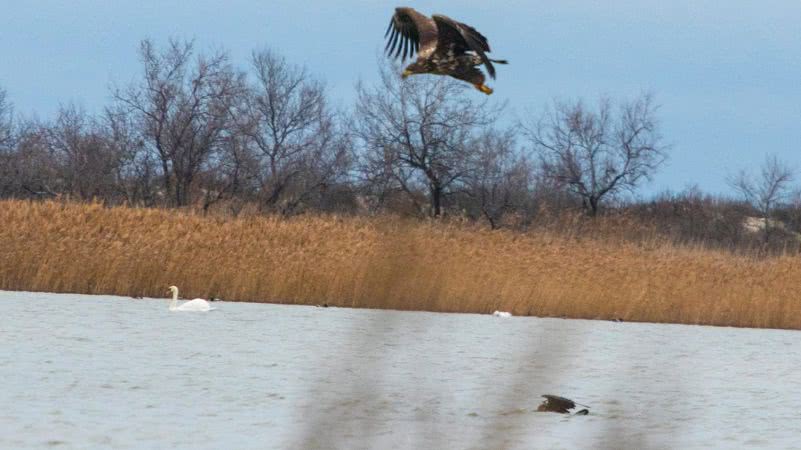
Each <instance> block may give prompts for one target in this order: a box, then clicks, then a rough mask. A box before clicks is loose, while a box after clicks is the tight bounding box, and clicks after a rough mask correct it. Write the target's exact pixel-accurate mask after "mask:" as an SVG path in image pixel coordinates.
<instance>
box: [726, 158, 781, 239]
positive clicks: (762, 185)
mask: <svg viewBox="0 0 801 450" xmlns="http://www.w3.org/2000/svg"><path fill="white" fill-rule="evenodd" d="M727 181H728V183H729V185H730V186H731V187H732V188H734V189H735V190H736V191H737V192H739V193H740V195H742V196H743V199H745V201H746V202H748V203H749V204H750V205H751V206H752V207H753V208H754V209H756V210H757V211H758V212H759V214H760V215H761V216H762V218H763V220H764V221H765V222H764V223H765V226H764V232H765V233H764V234H765V242H768V241H769V240H770V236H771V231H772V227H771V223H770V218H771V216H772V214H773V212H774V210H775V209H776V207H778V206H780V205H781V204H782V203H783V202H785V201H787V200H788V199H789V198H790V194H791V193H790V183H792V181H793V171H792V170H791V169H790V168H789V167H788V166H787V165H786V164H785V163H783V162H782V161H780V160H779V158H778V157H777V156H776V155H768V156H766V157H765V162H764V163H763V164H762V168H761V169H760V174H759V176H758V177H757V178H754V177H753V176H751V175H749V174H748V172H746V171H745V170H742V171H740V173H738V174H737V175H735V176H732V177H729V179H728V180H727Z"/></svg>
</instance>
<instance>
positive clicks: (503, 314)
mask: <svg viewBox="0 0 801 450" xmlns="http://www.w3.org/2000/svg"><path fill="white" fill-rule="evenodd" d="M492 315H493V316H495V317H512V313H510V312H506V311H495V312H494V313H492Z"/></svg>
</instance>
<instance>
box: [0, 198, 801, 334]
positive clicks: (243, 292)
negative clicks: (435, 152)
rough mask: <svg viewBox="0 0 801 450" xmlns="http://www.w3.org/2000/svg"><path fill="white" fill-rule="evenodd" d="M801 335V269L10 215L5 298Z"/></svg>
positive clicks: (2, 206) (387, 237) (720, 259)
mask: <svg viewBox="0 0 801 450" xmlns="http://www.w3.org/2000/svg"><path fill="white" fill-rule="evenodd" d="M170 284H176V285H178V286H179V287H181V289H182V290H181V293H182V296H183V297H195V296H200V297H209V296H212V295H213V296H217V297H221V298H224V299H229V300H234V299H236V300H242V301H258V302H280V303H303V304H319V303H328V304H330V305H338V306H349V307H365V308H391V309H413V310H430V311H453V312H473V313H488V312H492V311H493V310H496V309H499V310H505V311H511V312H512V313H514V314H516V315H536V316H556V317H571V318H597V319H617V318H621V319H623V320H628V321H648V322H674V323H688V324H712V325H731V326H747V327H770V328H793V329H799V328H801V314H799V312H800V311H799V304H801V293H800V292H799V290H798V286H799V285H801V264H799V260H798V258H797V257H791V256H782V257H775V258H767V259H758V258H748V257H743V256H735V255H732V254H729V253H726V252H722V251H711V250H704V249H701V248H686V247H678V246H675V245H671V244H670V243H667V242H660V241H659V240H658V239H654V240H652V241H647V240H645V241H641V242H639V243H632V242H630V241H626V240H624V239H618V238H609V239H604V238H600V237H597V236H596V237H593V238H591V239H589V238H588V239H579V238H576V237H568V236H565V235H563V234H559V233H556V232H547V231H538V232H530V233H527V234H521V233H518V232H511V231H489V230H485V229H482V228H479V227H476V226H469V225H459V224H446V223H438V222H434V223H425V222H418V221H405V220H400V219H391V218H378V219H366V218H336V217H301V218H293V219H285V218H273V217H248V218H240V219H233V218H221V217H203V216H200V215H196V214H192V213H185V212H175V211H166V210H154V209H131V208H122V207H120V208H111V209H109V208H105V207H103V206H101V205H97V204H92V205H80V204H63V203H57V202H39V203H31V202H23V201H4V202H0V288H2V289H8V290H31V291H48V292H75V293H86V294H118V295H132V296H136V295H142V296H153V297H162V296H165V290H166V287H167V286H168V285H170Z"/></svg>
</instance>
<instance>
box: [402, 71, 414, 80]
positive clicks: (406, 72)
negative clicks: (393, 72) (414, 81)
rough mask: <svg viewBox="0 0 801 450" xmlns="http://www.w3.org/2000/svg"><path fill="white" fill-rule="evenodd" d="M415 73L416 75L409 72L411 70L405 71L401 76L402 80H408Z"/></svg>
mask: <svg viewBox="0 0 801 450" xmlns="http://www.w3.org/2000/svg"><path fill="white" fill-rule="evenodd" d="M413 73H414V72H412V71H411V70H409V69H406V70H404V71H403V73H402V74H401V78H403V79H406V77H408V76H409V75H411V74H413Z"/></svg>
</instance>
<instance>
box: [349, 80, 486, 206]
mask: <svg viewBox="0 0 801 450" xmlns="http://www.w3.org/2000/svg"><path fill="white" fill-rule="evenodd" d="M393 69H394V68H393V67H392V66H388V65H382V66H380V69H379V70H380V76H381V81H380V82H379V83H378V84H377V85H376V86H373V87H367V86H365V85H364V84H361V83H360V84H359V85H358V86H357V94H358V99H357V103H356V113H355V118H356V120H355V127H354V132H355V135H356V137H357V139H358V141H359V143H360V146H361V148H362V150H363V163H362V172H363V175H364V176H365V179H366V180H368V181H369V182H370V183H373V184H376V183H380V184H383V185H384V186H385V188H390V189H394V188H397V189H400V190H402V191H403V192H405V193H407V194H408V195H409V197H410V198H411V199H412V200H413V201H414V199H415V198H416V196H415V194H416V191H417V190H418V188H422V189H424V190H425V191H426V193H427V194H428V202H429V211H430V215H431V216H434V217H436V216H439V215H441V214H442V210H443V199H444V197H445V196H447V195H448V194H450V193H451V191H452V188H453V187H454V186H455V185H456V184H457V182H458V181H459V180H461V179H462V178H463V177H464V176H465V175H466V174H467V171H468V165H467V164H466V162H467V158H468V153H469V145H468V144H469V142H470V139H471V138H472V137H473V135H474V133H476V132H477V131H478V130H480V129H481V128H483V127H485V126H487V125H490V124H491V123H492V122H493V119H494V118H495V117H497V115H498V113H499V112H500V108H490V107H489V106H488V103H486V101H483V102H481V103H476V102H474V101H473V100H472V99H471V96H470V95H468V94H466V93H465V92H464V89H465V85H464V83H460V82H458V81H455V80H452V79H450V78H446V77H437V78H435V77H431V76H420V77H413V78H409V79H407V80H404V81H402V80H401V78H400V77H399V76H398V75H397V73H396V70H393Z"/></svg>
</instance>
